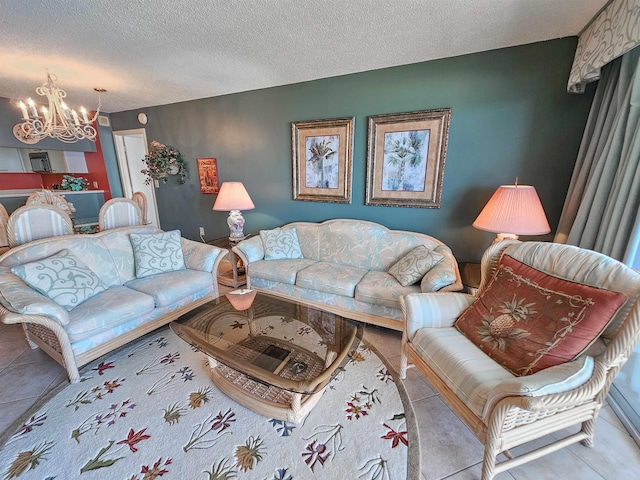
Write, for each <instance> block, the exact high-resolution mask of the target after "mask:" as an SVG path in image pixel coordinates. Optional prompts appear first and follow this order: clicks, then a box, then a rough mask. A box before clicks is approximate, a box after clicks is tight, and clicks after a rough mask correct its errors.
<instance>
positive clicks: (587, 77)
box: [567, 0, 640, 93]
mask: <svg viewBox="0 0 640 480" xmlns="http://www.w3.org/2000/svg"><path fill="white" fill-rule="evenodd" d="M637 45H640V0H613V1H612V2H611V3H609V5H608V6H607V7H606V8H605V9H604V10H603V11H602V12H600V14H599V15H598V16H597V17H596V18H595V19H594V20H593V21H592V22H591V23H590V24H589V26H588V27H587V28H586V29H585V30H584V32H582V35H580V39H579V40H578V48H577V49H576V55H575V58H574V59H573V66H572V67H571V74H570V75H569V84H568V85H567V91H568V92H570V93H582V92H584V89H585V86H586V84H587V83H589V82H593V81H594V80H598V79H599V78H600V68H601V67H603V66H604V65H606V64H607V63H609V62H610V61H611V60H614V59H615V58H618V57H619V56H620V55H624V54H625V53H627V52H628V51H629V50H631V49H632V48H634V47H636V46H637Z"/></svg>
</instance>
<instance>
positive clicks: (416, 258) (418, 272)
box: [389, 245, 444, 287]
mask: <svg viewBox="0 0 640 480" xmlns="http://www.w3.org/2000/svg"><path fill="white" fill-rule="evenodd" d="M443 259H444V255H441V254H440V253H438V252H434V251H433V250H429V249H428V248H427V247H425V246H424V245H418V246H417V247H416V248H414V249H413V250H411V251H410V252H409V253H407V254H406V255H405V256H403V257H402V258H401V259H400V260H398V261H397V262H396V263H394V264H393V265H392V266H391V268H389V273H390V274H391V275H393V276H394V277H395V278H396V280H398V282H400V285H402V286H403V287H406V286H408V285H413V284H414V283H416V282H418V281H419V280H420V279H421V278H422V277H424V274H425V273H427V272H428V271H429V270H431V268H433V267H435V266H436V265H437V264H439V263H440V262H441V261H442V260H443Z"/></svg>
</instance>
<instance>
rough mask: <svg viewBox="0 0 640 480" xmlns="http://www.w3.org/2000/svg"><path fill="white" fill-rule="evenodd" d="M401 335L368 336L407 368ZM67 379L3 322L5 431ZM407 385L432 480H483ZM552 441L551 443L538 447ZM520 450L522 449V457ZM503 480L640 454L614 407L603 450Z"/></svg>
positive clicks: (460, 431)
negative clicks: (401, 346) (401, 361)
mask: <svg viewBox="0 0 640 480" xmlns="http://www.w3.org/2000/svg"><path fill="white" fill-rule="evenodd" d="M400 337H401V335H400V333H399V332H393V331H390V330H387V329H384V328H378V327H372V326H367V327H366V330H365V339H366V340H367V341H369V342H370V343H371V344H372V345H373V346H375V348H376V349H378V351H379V352H380V353H381V354H382V355H384V356H385V357H386V358H387V359H388V360H389V361H390V362H391V364H392V366H393V367H394V368H396V369H397V368H398V366H399V364H400V355H399V353H400ZM65 381H66V375H65V372H64V371H63V369H62V368H61V367H60V366H59V365H58V364H57V363H55V362H54V361H53V360H51V359H50V358H49V357H48V356H47V355H45V354H43V353H42V352H40V351H39V350H31V349H30V348H29V346H28V344H27V342H26V340H25V339H24V334H23V332H22V328H21V327H20V326H16V325H4V324H2V323H0V412H1V415H0V432H2V431H3V430H4V429H5V428H6V427H7V426H9V425H10V424H11V423H12V422H13V421H14V420H15V419H16V418H18V417H19V416H20V415H21V414H22V413H23V412H25V411H26V410H27V409H28V408H29V407H30V406H31V405H33V403H34V402H35V401H37V400H38V398H40V397H41V396H43V395H44V394H46V393H47V392H48V391H49V390H50V389H51V388H54V387H55V386H57V385H58V384H60V383H62V382H65ZM405 386H406V389H407V392H408V393H409V396H410V398H411V401H412V403H413V407H414V409H415V412H416V416H417V419H418V426H419V429H420V442H421V452H422V476H423V479H424V480H431V479H444V478H446V479H448V480H467V479H478V478H480V469H481V461H482V445H481V444H480V442H478V440H477V439H476V438H475V437H474V436H473V434H472V433H471V431H470V430H469V429H468V428H467V427H466V426H465V425H464V424H463V423H462V422H461V421H460V420H459V419H458V418H457V417H456V416H455V414H454V413H453V412H452V411H451V410H450V409H449V407H447V406H446V405H445V403H444V402H443V401H442V399H441V398H440V396H439V395H437V394H436V393H435V392H434V391H433V390H432V388H431V387H430V386H429V384H428V383H427V382H426V381H425V380H424V379H422V378H421V376H420V375H419V374H418V373H416V371H415V370H409V372H408V374H407V379H406V380H405ZM542 444H544V439H543V440H541V441H538V442H535V445H534V446H533V447H530V448H536V447H539V446H540V445H542ZM518 451H519V449H516V453H517V452H518ZM496 478H497V479H499V480H509V479H517V480H528V479H532V480H545V479H553V480H557V479H562V480H590V479H606V480H618V479H631V478H640V449H639V448H638V447H637V445H636V444H635V443H634V442H633V440H632V439H631V437H630V436H629V435H628V434H627V432H626V431H625V429H624V427H623V426H622V425H621V424H620V422H619V421H618V420H617V418H616V416H615V415H614V413H613V412H612V411H611V408H610V407H606V408H605V409H603V411H602V412H601V415H600V417H599V420H598V425H597V428H596V446H595V448H586V447H583V446H582V445H580V444H576V445H572V446H570V447H568V448H565V449H562V450H560V451H558V452H555V453H553V454H551V455H547V456H545V457H543V458H541V459H539V460H535V461H533V462H531V463H528V464H525V465H523V466H521V467H517V468H514V469H512V470H510V471H509V472H505V473H503V474H501V475H498V476H497V477H496Z"/></svg>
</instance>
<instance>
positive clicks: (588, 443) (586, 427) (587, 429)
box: [580, 418, 596, 448]
mask: <svg viewBox="0 0 640 480" xmlns="http://www.w3.org/2000/svg"><path fill="white" fill-rule="evenodd" d="M595 428H596V419H595V418H592V419H591V420H587V421H586V422H582V431H583V432H584V433H586V434H587V435H589V438H585V439H584V440H582V441H581V442H580V443H582V445H584V446H585V447H589V448H593V446H594V445H595V441H594V435H595Z"/></svg>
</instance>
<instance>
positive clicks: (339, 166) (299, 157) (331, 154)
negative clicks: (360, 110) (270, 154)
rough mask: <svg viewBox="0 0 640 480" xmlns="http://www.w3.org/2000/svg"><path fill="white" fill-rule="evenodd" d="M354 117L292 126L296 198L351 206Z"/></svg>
mask: <svg viewBox="0 0 640 480" xmlns="http://www.w3.org/2000/svg"><path fill="white" fill-rule="evenodd" d="M353 124H354V119H353V117H350V118H334V119H330V120H312V121H307V122H293V123H292V124H291V145H292V154H293V199H294V200H308V201H313V202H333V203H351V174H352V173H351V172H352V160H351V157H352V155H353Z"/></svg>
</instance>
